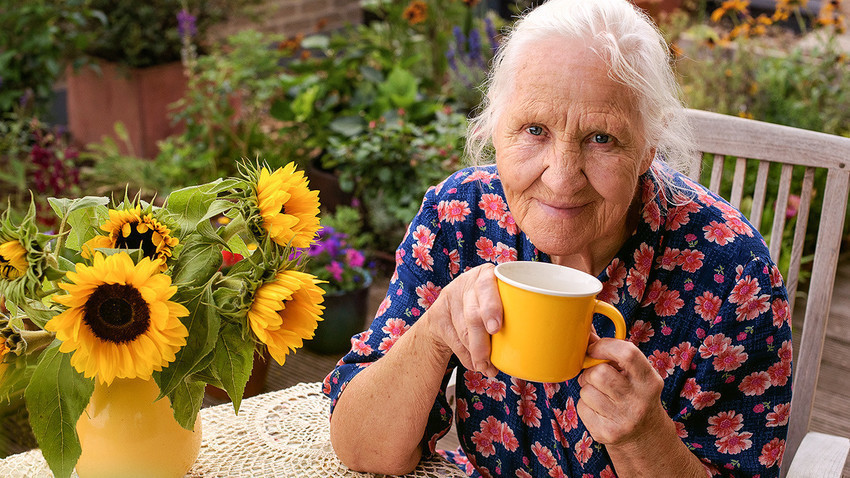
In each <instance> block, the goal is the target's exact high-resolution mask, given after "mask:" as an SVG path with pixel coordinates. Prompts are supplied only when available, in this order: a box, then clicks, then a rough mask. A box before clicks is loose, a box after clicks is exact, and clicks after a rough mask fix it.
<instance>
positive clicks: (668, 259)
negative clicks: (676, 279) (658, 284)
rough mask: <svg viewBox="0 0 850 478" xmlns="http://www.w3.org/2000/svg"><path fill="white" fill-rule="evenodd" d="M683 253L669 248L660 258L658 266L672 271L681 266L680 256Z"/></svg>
mask: <svg viewBox="0 0 850 478" xmlns="http://www.w3.org/2000/svg"><path fill="white" fill-rule="evenodd" d="M680 255H681V252H680V251H679V249H670V248H669V247H668V248H667V249H665V250H664V253H663V254H661V257H659V258H658V265H660V266H661V268H662V269H664V270H668V271H672V270H673V269H675V268H676V266H677V265H679V256H680Z"/></svg>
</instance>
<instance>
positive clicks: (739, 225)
mask: <svg viewBox="0 0 850 478" xmlns="http://www.w3.org/2000/svg"><path fill="white" fill-rule="evenodd" d="M726 226H728V227H729V229H730V230H732V232H734V233H736V234H740V235H742V236H747V237H753V229H752V228H751V227H750V226H748V225H747V224H746V223H745V222H744V221H743V220H741V216H739V215H738V214H735V215H734V216H730V217H729V218H727V219H726Z"/></svg>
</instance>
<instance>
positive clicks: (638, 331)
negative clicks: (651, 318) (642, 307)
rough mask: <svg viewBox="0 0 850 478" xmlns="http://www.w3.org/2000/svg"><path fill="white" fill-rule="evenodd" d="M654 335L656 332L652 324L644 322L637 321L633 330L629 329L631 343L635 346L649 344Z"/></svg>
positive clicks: (633, 325)
mask: <svg viewBox="0 0 850 478" xmlns="http://www.w3.org/2000/svg"><path fill="white" fill-rule="evenodd" d="M654 335H655V330H653V328H652V324H650V323H649V322H644V321H642V320H636V321H635V323H634V324H632V328H631V329H629V341H630V342H631V343H633V344H635V345H640V344H642V343H644V342H649V339H651V338H652V337H653V336H654Z"/></svg>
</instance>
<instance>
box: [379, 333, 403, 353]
mask: <svg viewBox="0 0 850 478" xmlns="http://www.w3.org/2000/svg"><path fill="white" fill-rule="evenodd" d="M398 339H399V338H398V337H384V338H383V339H382V340H381V344H380V345H378V350H380V351H381V352H384V353H387V352H389V351H390V349H391V348H393V345H395V343H396V341H398Z"/></svg>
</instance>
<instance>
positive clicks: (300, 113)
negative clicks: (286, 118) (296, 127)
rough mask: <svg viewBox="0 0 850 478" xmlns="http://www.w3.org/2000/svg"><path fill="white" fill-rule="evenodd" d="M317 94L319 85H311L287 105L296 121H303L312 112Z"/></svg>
mask: <svg viewBox="0 0 850 478" xmlns="http://www.w3.org/2000/svg"><path fill="white" fill-rule="evenodd" d="M318 96H319V85H313V86H311V87H309V88H307V89H305V90H304V91H302V92H301V93H300V94H299V95H298V96H296V97H295V99H293V100H292V103H290V104H289V107H290V108H291V109H292V112H293V113H295V120H296V121H305V120H306V119H307V118H309V117H310V116H311V115H312V114H313V105H314V104H315V103H316V98H318Z"/></svg>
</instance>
